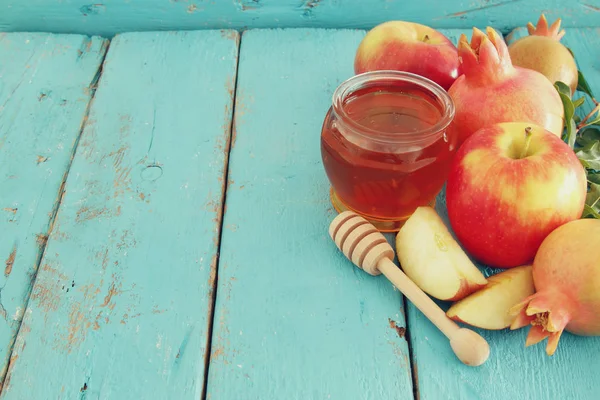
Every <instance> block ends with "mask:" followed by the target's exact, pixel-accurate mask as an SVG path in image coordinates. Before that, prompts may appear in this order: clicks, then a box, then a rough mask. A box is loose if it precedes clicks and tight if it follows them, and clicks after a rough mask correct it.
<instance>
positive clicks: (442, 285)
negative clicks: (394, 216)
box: [396, 206, 487, 301]
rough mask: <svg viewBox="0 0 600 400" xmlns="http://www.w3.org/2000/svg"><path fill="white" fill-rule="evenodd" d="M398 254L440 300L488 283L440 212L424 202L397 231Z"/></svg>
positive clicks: (409, 271)
mask: <svg viewBox="0 0 600 400" xmlns="http://www.w3.org/2000/svg"><path fill="white" fill-rule="evenodd" d="M396 255H397V256H398V261H399V263H400V267H401V268H402V270H403V271H404V273H405V274H406V275H407V276H408V277H409V278H410V279H411V280H412V281H413V282H414V283H415V284H416V285H417V286H419V288H421V290H423V291H424V292H425V293H427V294H429V295H430V296H433V297H435V298H436V299H439V300H452V301H454V300H459V299H461V298H463V297H465V296H467V295H469V294H470V293H473V292H475V291H477V290H478V289H480V288H482V287H483V286H485V285H486V284H487V280H486V279H485V277H484V276H483V274H482V273H481V271H479V268H477V267H476V266H475V264H473V262H471V260H470V259H469V257H468V256H467V255H466V254H465V252H464V251H463V250H462V248H461V247H460V245H459V244H458V243H457V242H456V240H455V239H454V238H453V237H452V235H451V234H450V232H449V231H448V228H447V227H446V225H445V224H444V221H442V219H441V218H440V216H439V215H438V214H437V212H436V211H435V210H434V209H433V208H431V207H429V206H423V207H419V208H417V209H416V210H415V212H414V213H413V214H412V215H411V216H410V217H409V218H408V219H407V220H406V222H405V223H404V225H403V226H402V228H400V230H399V231H398V234H397V235H396Z"/></svg>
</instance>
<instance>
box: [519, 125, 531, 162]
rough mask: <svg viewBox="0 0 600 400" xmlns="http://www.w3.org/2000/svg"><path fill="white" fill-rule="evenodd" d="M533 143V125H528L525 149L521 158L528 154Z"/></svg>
mask: <svg viewBox="0 0 600 400" xmlns="http://www.w3.org/2000/svg"><path fill="white" fill-rule="evenodd" d="M530 143H531V127H530V126H528V127H527V128H525V147H523V151H522V152H521V156H520V157H519V158H525V157H526V156H527V152H528V151H529V144H530Z"/></svg>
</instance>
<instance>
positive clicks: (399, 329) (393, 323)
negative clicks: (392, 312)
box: [388, 318, 406, 338]
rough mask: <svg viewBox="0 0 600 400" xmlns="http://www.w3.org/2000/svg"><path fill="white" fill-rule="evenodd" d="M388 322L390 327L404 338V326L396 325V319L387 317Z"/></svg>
mask: <svg viewBox="0 0 600 400" xmlns="http://www.w3.org/2000/svg"><path fill="white" fill-rule="evenodd" d="M388 322H389V325H390V328H392V329H393V330H395V331H396V333H397V334H398V337H400V338H404V335H405V334H406V328H404V327H402V326H398V325H396V321H394V320H392V319H391V318H388Z"/></svg>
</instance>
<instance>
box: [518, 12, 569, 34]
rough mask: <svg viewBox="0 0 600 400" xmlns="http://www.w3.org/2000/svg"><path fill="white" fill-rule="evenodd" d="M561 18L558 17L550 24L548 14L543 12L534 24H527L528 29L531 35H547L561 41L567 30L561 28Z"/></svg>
mask: <svg viewBox="0 0 600 400" xmlns="http://www.w3.org/2000/svg"><path fill="white" fill-rule="evenodd" d="M560 23H561V19H560V18H558V19H557V20H556V21H554V23H553V24H552V25H550V26H548V20H547V19H546V16H545V15H544V14H542V15H541V16H540V19H539V20H538V22H537V25H536V26H534V25H533V24H532V23H531V22H529V23H528V24H527V31H528V32H529V34H530V35H531V36H546V37H549V38H551V39H554V40H556V41H560V39H562V37H563V36H565V30H564V29H563V30H560Z"/></svg>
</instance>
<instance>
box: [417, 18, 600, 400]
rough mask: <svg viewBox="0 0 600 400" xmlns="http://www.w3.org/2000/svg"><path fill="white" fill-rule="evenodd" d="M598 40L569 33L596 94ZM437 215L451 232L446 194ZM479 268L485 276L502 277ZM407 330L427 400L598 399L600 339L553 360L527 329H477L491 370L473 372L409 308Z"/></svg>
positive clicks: (564, 349)
mask: <svg viewBox="0 0 600 400" xmlns="http://www.w3.org/2000/svg"><path fill="white" fill-rule="evenodd" d="M445 32H446V33H448V34H450V33H451V32H448V31H445ZM599 34H600V32H598V30H597V29H589V30H582V29H570V30H569V45H570V46H572V48H573V49H574V51H576V53H577V54H578V57H579V60H580V63H581V65H582V67H583V68H585V69H584V71H587V72H586V73H587V76H588V79H589V80H590V81H591V82H590V84H592V85H594V89H596V88H597V89H596V90H600V80H599V78H600V77H599V75H598V70H599V69H598V67H599V64H598V60H599V59H600V58H599V56H600V52H599V49H600V47H599V45H600V35H599ZM450 36H454V37H456V36H457V35H456V33H455V34H453V35H450ZM436 209H437V211H438V213H439V214H440V215H441V216H442V218H443V219H444V221H445V222H446V225H447V226H448V227H449V229H451V228H450V224H449V222H448V215H447V212H446V205H445V196H444V193H443V192H442V193H441V194H440V196H439V197H438V202H437V204H436ZM478 265H479V267H480V268H481V269H482V270H483V272H484V274H485V275H486V276H489V275H490V274H493V273H496V272H497V271H499V270H496V269H490V268H488V267H486V266H484V265H481V264H478ZM438 304H440V306H442V307H443V308H444V309H447V308H448V306H449V303H446V302H438ZM408 327H409V329H408V333H409V334H410V340H411V344H412V356H413V369H414V371H415V373H416V375H417V377H418V378H417V379H418V391H419V397H420V399H422V400H430V399H431V400H437V399H442V398H443V399H448V400H454V399H461V400H465V399H469V400H470V399H474V400H475V399H488V400H495V399H534V400H553V399H594V398H597V394H598V392H599V391H600V383H599V382H598V380H597V378H596V375H597V371H599V370H600V358H598V346H600V338H584V337H578V336H574V335H571V334H568V333H565V334H563V336H562V337H561V339H560V344H559V347H558V351H557V352H556V354H555V355H554V356H552V357H548V356H547V355H546V353H545V343H546V342H545V341H544V342H542V343H540V344H538V345H536V346H532V347H529V348H525V338H526V336H527V328H525V329H521V330H518V331H510V330H508V329H506V330H501V331H487V330H482V329H474V330H475V331H476V332H478V333H480V334H481V335H482V336H483V337H484V338H485V339H486V340H488V342H489V344H490V350H491V354H490V358H489V360H488V361H487V363H486V364H484V365H483V366H481V367H477V368H471V367H467V366H464V365H462V364H461V363H460V362H459V361H458V360H456V359H455V358H453V357H454V355H453V354H452V352H451V350H450V349H449V348H448V347H447V346H446V340H445V338H444V337H443V336H442V334H441V333H440V332H439V331H438V330H437V329H436V328H435V326H433V324H431V323H430V322H429V321H428V320H427V319H426V318H425V317H424V316H422V315H421V314H420V313H419V312H418V311H417V310H416V309H415V308H414V307H412V306H409V307H408Z"/></svg>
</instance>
